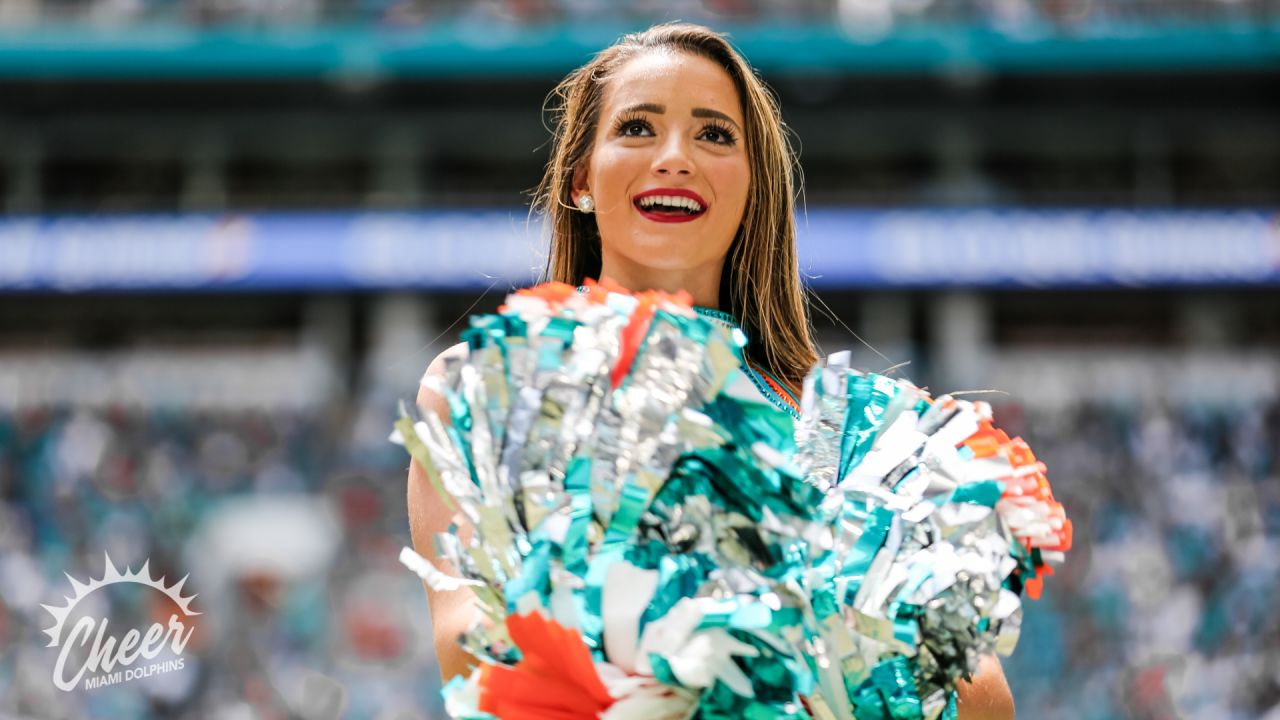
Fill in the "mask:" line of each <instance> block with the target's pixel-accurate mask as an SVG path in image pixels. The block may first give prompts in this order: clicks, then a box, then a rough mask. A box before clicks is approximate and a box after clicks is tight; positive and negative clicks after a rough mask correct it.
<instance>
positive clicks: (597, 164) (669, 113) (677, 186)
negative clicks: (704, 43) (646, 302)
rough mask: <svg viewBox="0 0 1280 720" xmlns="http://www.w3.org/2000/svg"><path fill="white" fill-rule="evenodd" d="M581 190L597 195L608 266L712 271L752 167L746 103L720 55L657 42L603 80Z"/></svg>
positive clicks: (577, 183)
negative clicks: (721, 63)
mask: <svg viewBox="0 0 1280 720" xmlns="http://www.w3.org/2000/svg"><path fill="white" fill-rule="evenodd" d="M603 100H604V102H603V106H602V108H601V113H600V123H599V127H598V128H597V129H596V135H595V144H594V147H593V149H592V152H591V155H590V157H589V158H588V162H587V163H586V167H585V168H583V167H581V166H580V167H579V168H577V171H576V172H575V174H574V183H573V185H574V192H573V199H574V201H575V202H577V199H578V198H579V197H580V196H581V195H582V194H583V193H589V194H590V195H591V197H592V198H593V199H594V200H595V205H596V211H595V212H596V222H597V223H598V226H599V229H600V238H601V255H602V261H603V269H604V272H603V274H609V269H610V268H611V267H612V268H617V269H620V270H623V272H627V271H634V269H636V268H648V269H655V270H663V271H675V272H676V273H678V274H682V273H681V271H684V272H685V273H688V272H693V273H701V272H703V271H706V272H709V273H712V274H713V275H714V277H715V278H717V279H718V277H719V272H720V269H721V267H722V266H723V262H724V257H725V255H726V254H727V253H728V251H729V246H730V245H731V244H732V243H733V239H734V236H735V235H736V234H737V232H738V227H739V226H740V225H741V223H742V215H743V211H744V209H745V207H746V203H747V189H748V186H749V185H750V182H751V170H750V166H749V165H748V162H747V151H746V147H745V145H744V133H743V117H742V104H741V101H740V99H739V97H738V92H737V88H735V87H734V84H733V80H732V79H730V77H729V75H728V73H726V72H725V71H724V69H722V68H721V67H720V66H719V65H717V64H716V63H715V62H713V61H711V60H708V59H706V58H704V57H701V56H698V55H691V54H688V53H684V52H678V51H653V52H648V53H645V54H643V55H640V56H638V57H636V58H634V59H632V60H630V61H628V62H627V63H626V64H625V65H623V66H622V67H621V68H620V69H619V70H618V71H617V72H616V73H615V74H614V76H613V78H612V79H611V80H610V81H609V86H608V87H607V88H606V90H605V94H604V98H603Z"/></svg>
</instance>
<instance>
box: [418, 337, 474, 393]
mask: <svg viewBox="0 0 1280 720" xmlns="http://www.w3.org/2000/svg"><path fill="white" fill-rule="evenodd" d="M466 355H467V344H466V343H464V342H460V343H458V344H456V345H452V346H450V347H448V348H445V350H444V351H443V352H441V353H440V354H439V355H436V356H435V358H434V359H433V360H432V361H431V364H429V365H427V371H426V372H425V373H424V374H423V377H426V376H427V375H437V376H438V375H444V368H445V364H446V363H447V362H448V361H449V359H450V358H463V357H466ZM442 403H443V398H441V397H440V396H439V395H437V394H436V393H434V392H432V391H431V390H430V389H428V388H427V386H426V385H420V386H418V404H419V405H422V406H424V407H430V408H437V409H438V408H439V406H440V405H441V404H442Z"/></svg>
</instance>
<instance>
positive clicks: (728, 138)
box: [702, 120, 738, 145]
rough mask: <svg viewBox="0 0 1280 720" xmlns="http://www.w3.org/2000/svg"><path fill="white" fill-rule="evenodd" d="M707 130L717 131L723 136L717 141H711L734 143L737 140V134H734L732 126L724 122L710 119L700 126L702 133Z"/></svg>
mask: <svg viewBox="0 0 1280 720" xmlns="http://www.w3.org/2000/svg"><path fill="white" fill-rule="evenodd" d="M707 131H711V132H714V133H718V134H719V135H720V136H721V137H722V138H723V139H722V140H719V141H717V140H712V142H715V143H717V144H720V145H734V144H736V143H737V142H738V136H737V135H736V134H734V132H733V128H731V127H729V126H728V125H727V124H726V123H722V122H717V121H715V120H712V121H711V122H709V123H707V124H706V125H705V126H704V127H703V128H702V134H703V135H706V134H707Z"/></svg>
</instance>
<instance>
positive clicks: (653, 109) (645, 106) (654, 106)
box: [622, 103, 741, 128]
mask: <svg viewBox="0 0 1280 720" xmlns="http://www.w3.org/2000/svg"><path fill="white" fill-rule="evenodd" d="M666 111H667V106H666V105H661V104H659V103H637V104H635V105H632V106H630V107H627V108H625V109H623V111H622V114H624V115H625V114H628V113H636V112H650V113H655V114H657V115H661V114H663V113H665V112H666ZM692 114H693V116H694V117H696V118H717V119H720V120H724V121H726V122H730V123H733V125H734V127H738V128H741V126H740V125H738V122H737V121H736V120H734V119H733V118H731V117H729V116H728V115H726V114H724V113H722V112H720V111H719V110H712V109H711V108H703V107H696V108H694V109H693V112H692Z"/></svg>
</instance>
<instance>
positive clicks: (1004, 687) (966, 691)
mask: <svg viewBox="0 0 1280 720" xmlns="http://www.w3.org/2000/svg"><path fill="white" fill-rule="evenodd" d="M956 694H957V695H958V696H959V697H957V699H956V709H957V710H959V713H958V718H959V720H1011V719H1012V718H1013V694H1012V693H1010V692H1009V683H1008V682H1006V681H1005V679H1004V668H1002V667H1001V666H1000V659H999V658H997V657H996V656H995V655H984V656H982V660H981V661H980V663H979V665H978V672H976V673H974V675H973V681H972V682H964V681H961V682H960V683H959V684H958V685H957V686H956Z"/></svg>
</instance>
